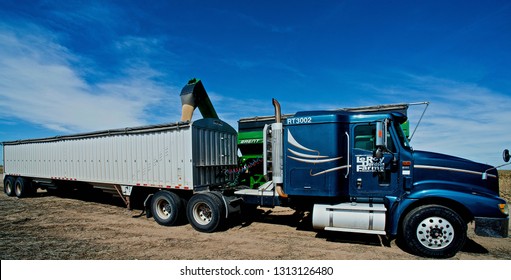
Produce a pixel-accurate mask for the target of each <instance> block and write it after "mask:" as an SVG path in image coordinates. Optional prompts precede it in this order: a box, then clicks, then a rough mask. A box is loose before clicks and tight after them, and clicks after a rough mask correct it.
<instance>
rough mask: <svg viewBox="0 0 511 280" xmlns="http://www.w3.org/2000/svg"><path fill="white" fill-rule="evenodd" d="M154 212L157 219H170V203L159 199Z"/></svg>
mask: <svg viewBox="0 0 511 280" xmlns="http://www.w3.org/2000/svg"><path fill="white" fill-rule="evenodd" d="M156 212H157V214H158V216H159V217H161V218H163V219H168V218H169V217H170V214H171V213H172V207H171V206H170V203H169V202H168V201H166V200H165V199H160V200H158V202H157V203H156Z"/></svg>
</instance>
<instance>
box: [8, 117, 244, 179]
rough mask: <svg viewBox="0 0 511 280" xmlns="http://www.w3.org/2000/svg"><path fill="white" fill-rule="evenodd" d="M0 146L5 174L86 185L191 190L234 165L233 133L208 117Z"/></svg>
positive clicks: (234, 144) (224, 124)
mask: <svg viewBox="0 0 511 280" xmlns="http://www.w3.org/2000/svg"><path fill="white" fill-rule="evenodd" d="M3 144H4V157H5V173H6V174H11V175H18V176H25V177H32V178H45V179H56V180H70V181H85V182H90V183H103V184H118V185H132V186H151V187H161V188H177V189H192V188H193V187H194V186H201V185H215V184H222V183H224V182H225V177H224V176H219V173H221V171H222V170H223V169H226V168H231V167H233V166H235V165H236V164H237V159H236V149H237V147H236V131H235V130H234V129H233V128H232V127H231V126H229V125H228V124H227V123H225V122H222V121H220V120H212V119H202V120H198V121H196V122H194V123H192V124H191V125H190V124H188V123H176V124H169V125H159V126H145V127H138V128H127V129H122V130H110V131H102V132H95V133H90V134H80V135H69V136H62V137H55V138H44V139H33V140H24V141H12V142H4V143H3Z"/></svg>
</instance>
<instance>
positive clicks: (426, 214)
mask: <svg viewBox="0 0 511 280" xmlns="http://www.w3.org/2000/svg"><path fill="white" fill-rule="evenodd" d="M403 238H404V242H405V243H406V245H407V246H408V248H410V250H412V252H413V253H415V254H417V255H420V256H423V257H428V258H450V257H453V256H454V255H456V253H457V252H458V251H459V250H460V249H461V248H462V247H463V245H464V244H465V240H466V239H467V224H466V223H465V222H464V221H463V219H462V218H461V217H460V215H458V214H457V213H456V212H454V211H453V210H451V209H449V208H447V207H444V206H440V205H425V206H421V207H418V208H415V209H413V210H412V211H411V212H410V213H408V215H406V217H405V218H404V220H403Z"/></svg>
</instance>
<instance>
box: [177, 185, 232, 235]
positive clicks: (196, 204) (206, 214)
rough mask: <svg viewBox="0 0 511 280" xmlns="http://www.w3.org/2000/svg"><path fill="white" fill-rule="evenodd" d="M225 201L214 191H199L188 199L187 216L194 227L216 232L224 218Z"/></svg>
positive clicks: (202, 230)
mask: <svg viewBox="0 0 511 280" xmlns="http://www.w3.org/2000/svg"><path fill="white" fill-rule="evenodd" d="M223 209H224V208H223V203H222V201H221V200H220V199H219V198H218V196H216V195H214V194H212V193H199V194H196V195H194V196H192V198H191V199H190V201H188V205H187V209H186V216H187V217H188V221H189V222H190V224H191V225H192V227H193V228H194V229H195V230H197V231H200V232H208V233H209V232H214V231H215V230H216V229H218V227H219V226H220V225H221V223H222V220H223V215H222V213H223V211H222V210H223Z"/></svg>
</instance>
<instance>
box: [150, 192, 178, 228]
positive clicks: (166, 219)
mask: <svg viewBox="0 0 511 280" xmlns="http://www.w3.org/2000/svg"><path fill="white" fill-rule="evenodd" d="M183 210H184V209H183V204H182V200H181V198H180V197H179V196H178V195H177V194H175V193H173V192H168V191H159V192H157V193H155V194H154V196H153V197H152V199H151V212H152V214H153V218H154V220H155V221H156V222H157V223H158V224H160V225H162V226H175V225H177V224H178V223H179V220H180V217H181V216H182V215H183V212H184V211H183Z"/></svg>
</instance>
